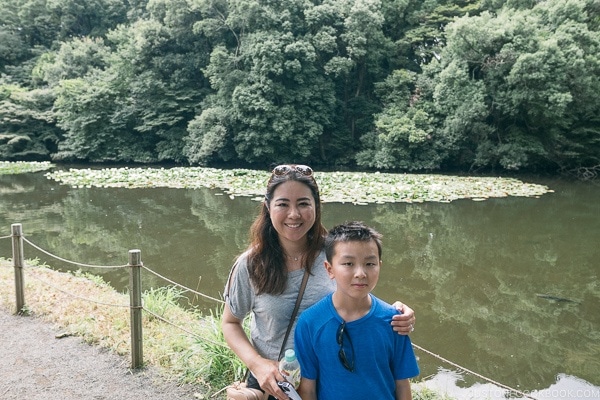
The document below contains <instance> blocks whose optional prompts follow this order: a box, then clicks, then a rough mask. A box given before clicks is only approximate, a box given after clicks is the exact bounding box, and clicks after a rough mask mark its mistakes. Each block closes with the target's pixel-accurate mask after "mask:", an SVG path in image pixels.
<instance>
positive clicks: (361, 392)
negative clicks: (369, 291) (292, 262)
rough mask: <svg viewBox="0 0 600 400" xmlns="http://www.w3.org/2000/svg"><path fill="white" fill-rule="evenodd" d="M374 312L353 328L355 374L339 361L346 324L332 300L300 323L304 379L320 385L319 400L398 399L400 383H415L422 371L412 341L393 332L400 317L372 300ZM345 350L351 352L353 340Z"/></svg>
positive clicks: (299, 347) (298, 351)
mask: <svg viewBox="0 0 600 400" xmlns="http://www.w3.org/2000/svg"><path fill="white" fill-rule="evenodd" d="M370 296H371V298H372V304H371V310H370V311H369V313H368V314H367V315H365V316H364V317H362V318H360V319H358V320H356V321H352V322H348V323H347V324H346V331H347V332H348V334H349V336H350V338H351V341H352V347H353V348H354V357H355V362H354V372H350V371H348V370H347V369H345V368H344V367H343V365H342V363H341V361H340V360H339V357H338V352H339V349H340V346H339V345H338V343H337V339H336V335H337V332H338V329H339V327H340V325H341V324H342V322H344V321H343V319H342V318H341V317H340V316H339V315H338V313H337V311H336V310H335V307H334V306H333V300H332V294H329V295H328V296H326V297H325V298H324V299H322V300H321V301H319V302H318V303H316V304H315V305H313V306H312V307H310V308H308V309H307V310H305V311H304V312H303V313H302V314H301V315H300V317H299V319H298V324H297V325H296V331H295V340H294V342H295V347H296V354H297V355H298V360H299V361H300V367H301V371H302V377H304V378H307V379H312V380H316V381H317V397H318V399H319V400H334V399H335V400H338V399H378V400H385V399H390V400H393V399H395V391H396V382H395V381H396V380H400V379H407V378H413V377H415V376H417V375H418V374H419V366H418V365H417V360H416V357H415V354H414V352H413V348H412V345H411V342H410V338H409V337H408V336H402V335H399V334H397V333H396V332H394V330H393V329H392V327H391V325H390V322H391V320H392V317H393V316H394V315H396V314H397V313H398V311H397V310H396V309H395V308H394V307H393V306H391V305H390V304H387V303H385V302H384V301H382V300H380V299H378V298H377V297H375V296H373V295H370ZM344 349H345V350H346V352H347V354H348V355H350V354H349V353H350V352H351V350H350V348H349V343H348V336H345V337H344Z"/></svg>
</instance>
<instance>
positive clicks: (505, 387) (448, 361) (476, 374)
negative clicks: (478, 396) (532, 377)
mask: <svg viewBox="0 0 600 400" xmlns="http://www.w3.org/2000/svg"><path fill="white" fill-rule="evenodd" d="M412 345H413V347H415V348H417V349H419V350H421V351H423V352H425V353H427V354H429V355H430V356H433V357H435V358H437V359H439V360H442V361H443V362H445V363H448V364H450V365H452V366H453V367H456V368H458V369H462V370H463V371H465V372H467V373H469V374H472V375H475V376H476V377H478V378H481V379H483V380H485V381H487V382H489V383H492V384H494V385H497V386H500V387H501V388H504V389H506V390H509V391H511V392H514V393H517V394H519V395H521V396H523V397H527V398H528V399H532V400H538V399H536V398H535V397H532V396H530V395H528V394H526V393H523V392H521V391H520V390H517V389H513V388H511V387H510V386H507V385H504V384H502V383H500V382H496V381H494V380H493V379H490V378H488V377H486V376H483V375H481V374H478V373H477V372H474V371H471V370H470V369H467V368H465V367H463V366H460V365H458V364H456V363H454V362H452V361H450V360H447V359H445V358H444V357H442V356H440V355H439V354H435V353H432V352H431V351H429V350H427V349H424V348H423V347H421V346H419V345H416V344H415V343H414V342H413V343H412Z"/></svg>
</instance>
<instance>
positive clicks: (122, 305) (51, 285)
mask: <svg viewBox="0 0 600 400" xmlns="http://www.w3.org/2000/svg"><path fill="white" fill-rule="evenodd" d="M31 277H32V278H34V279H37V280H38V281H40V282H42V283H43V284H44V285H48V286H50V287H51V288H53V289H56V290H58V291H59V292H62V293H64V294H66V295H68V296H71V297H76V298H78V299H80V300H84V301H88V302H90V303H96V304H100V305H103V306H109V307H124V308H129V304H127V305H124V304H110V303H104V302H102V301H97V300H92V299H89V298H86V297H82V296H79V295H77V294H74V293H71V292H67V291H66V290H63V289H61V288H59V287H58V286H56V285H54V284H52V283H50V282H48V281H45V280H44V279H41V278H40V277H37V276H35V275H31Z"/></svg>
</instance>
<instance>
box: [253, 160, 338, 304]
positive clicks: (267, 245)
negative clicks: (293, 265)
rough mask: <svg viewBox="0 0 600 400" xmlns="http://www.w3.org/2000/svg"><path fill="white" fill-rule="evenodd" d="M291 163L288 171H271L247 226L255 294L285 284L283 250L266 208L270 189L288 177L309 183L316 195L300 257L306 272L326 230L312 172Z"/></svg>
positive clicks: (276, 291) (276, 290)
mask: <svg viewBox="0 0 600 400" xmlns="http://www.w3.org/2000/svg"><path fill="white" fill-rule="evenodd" d="M290 167H291V168H290V169H289V171H288V172H287V173H284V174H281V175H276V174H271V177H270V178H269V181H268V183H267V193H266V194H265V200H264V202H263V203H262V204H261V206H260V211H259V214H258V216H257V217H256V219H255V220H254V223H253V224H252V227H251V228H250V254H249V257H248V268H249V272H250V279H251V280H252V284H253V285H254V287H255V290H256V292H257V294H262V293H268V294H281V293H282V292H283V291H284V290H285V288H286V285H287V269H286V268H285V254H284V251H283V249H282V248H281V243H280V242H279V236H278V234H277V231H276V230H275V228H274V227H273V223H272V222H271V217H270V215H269V208H268V206H269V203H270V202H271V199H272V198H273V192H275V189H276V188H277V187H278V186H279V185H281V184H282V183H284V182H288V181H297V182H300V183H303V184H305V185H306V186H308V188H309V189H310V191H311V193H312V195H313V197H314V199H315V223H314V224H313V226H312V227H311V228H310V230H309V231H308V233H307V237H308V248H307V251H306V253H305V254H304V256H303V258H302V265H303V267H304V268H306V270H307V271H308V272H311V267H312V265H313V263H314V261H315V259H316V258H317V256H318V255H319V253H320V252H321V250H322V249H323V241H324V238H325V235H326V234H327V230H326V229H325V227H324V226H323V224H322V223H321V196H320V193H319V187H318V185H317V182H316V181H315V179H314V178H313V176H312V174H311V175H305V174H303V173H301V172H300V171H297V170H296V169H295V168H294V167H295V165H293V164H291V165H290Z"/></svg>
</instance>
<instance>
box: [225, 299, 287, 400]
mask: <svg viewBox="0 0 600 400" xmlns="http://www.w3.org/2000/svg"><path fill="white" fill-rule="evenodd" d="M242 322H243V321H241V320H240V319H238V318H236V317H235V316H234V315H233V314H232V313H231V309H230V308H229V305H227V304H226V305H225V309H224V310H223V319H222V321H221V329H222V330H223V336H224V337H225V341H226V342H227V344H228V345H229V348H231V350H232V351H233V352H234V353H235V354H236V355H237V356H238V357H239V358H240V360H242V362H243V363H244V364H245V365H246V366H247V367H248V369H249V370H250V371H252V374H253V375H254V376H255V377H256V379H257V380H258V384H259V385H260V387H261V389H262V390H264V391H265V392H267V393H269V394H271V395H273V396H275V397H277V398H278V399H286V398H287V396H286V395H285V393H284V392H283V391H282V390H281V389H280V388H279V386H277V380H279V381H283V380H284V377H283V376H282V375H281V374H280V373H279V365H278V362H277V361H273V360H269V359H266V358H264V357H262V356H261V355H260V354H258V352H257V351H256V349H255V348H254V346H252V343H250V340H249V339H248V336H246V332H245V331H244V327H243V326H242Z"/></svg>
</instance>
